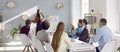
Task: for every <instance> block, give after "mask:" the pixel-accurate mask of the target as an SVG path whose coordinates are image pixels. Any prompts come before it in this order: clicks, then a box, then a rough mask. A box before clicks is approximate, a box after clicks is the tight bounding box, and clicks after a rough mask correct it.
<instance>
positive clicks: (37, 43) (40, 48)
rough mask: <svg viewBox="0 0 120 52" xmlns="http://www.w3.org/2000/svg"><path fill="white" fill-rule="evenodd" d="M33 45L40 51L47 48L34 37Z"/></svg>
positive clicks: (43, 51) (42, 51)
mask: <svg viewBox="0 0 120 52" xmlns="http://www.w3.org/2000/svg"><path fill="white" fill-rule="evenodd" d="M32 46H33V47H34V48H36V49H37V51H38V52H45V49H44V47H43V46H42V43H41V42H40V41H39V40H38V39H36V38H32Z"/></svg>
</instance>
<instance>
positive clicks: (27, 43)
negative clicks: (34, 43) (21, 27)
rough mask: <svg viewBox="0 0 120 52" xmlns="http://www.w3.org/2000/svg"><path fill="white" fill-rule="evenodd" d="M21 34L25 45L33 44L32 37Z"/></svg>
mask: <svg viewBox="0 0 120 52" xmlns="http://www.w3.org/2000/svg"><path fill="white" fill-rule="evenodd" d="M19 36H20V40H21V42H22V44H23V45H31V42H30V39H29V37H28V36H27V35H25V34H19Z"/></svg>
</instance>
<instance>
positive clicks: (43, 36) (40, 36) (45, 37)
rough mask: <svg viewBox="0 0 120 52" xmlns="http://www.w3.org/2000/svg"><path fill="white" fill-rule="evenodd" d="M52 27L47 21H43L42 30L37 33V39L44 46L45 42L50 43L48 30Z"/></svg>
mask: <svg viewBox="0 0 120 52" xmlns="http://www.w3.org/2000/svg"><path fill="white" fill-rule="evenodd" d="M49 27H50V24H49V22H48V21H47V20H45V21H44V20H43V21H42V23H41V30H40V31H38V32H37V38H38V39H39V40H40V41H41V43H42V45H44V42H47V43H50V38H49V35H48V33H47V32H46V30H47V29H48V28H49Z"/></svg>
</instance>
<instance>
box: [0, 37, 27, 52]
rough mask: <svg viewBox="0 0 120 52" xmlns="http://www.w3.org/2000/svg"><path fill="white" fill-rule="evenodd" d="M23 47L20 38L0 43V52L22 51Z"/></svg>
mask: <svg viewBox="0 0 120 52" xmlns="http://www.w3.org/2000/svg"><path fill="white" fill-rule="evenodd" d="M23 49H24V45H22V43H21V41H20V39H16V40H12V41H10V42H4V43H0V52H22V50H23ZM26 51H27V50H26Z"/></svg>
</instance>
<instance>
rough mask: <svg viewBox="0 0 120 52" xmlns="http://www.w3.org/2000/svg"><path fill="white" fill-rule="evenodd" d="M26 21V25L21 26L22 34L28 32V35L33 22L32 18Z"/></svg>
mask: <svg viewBox="0 0 120 52" xmlns="http://www.w3.org/2000/svg"><path fill="white" fill-rule="evenodd" d="M25 23H26V25H25V26H23V27H22V28H21V30H20V33H21V34H26V35H27V36H28V33H29V30H30V23H31V21H30V20H26V22H25Z"/></svg>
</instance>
